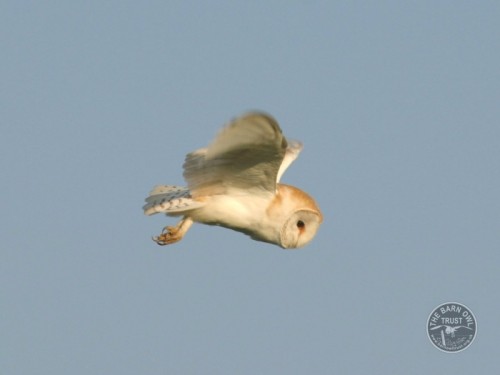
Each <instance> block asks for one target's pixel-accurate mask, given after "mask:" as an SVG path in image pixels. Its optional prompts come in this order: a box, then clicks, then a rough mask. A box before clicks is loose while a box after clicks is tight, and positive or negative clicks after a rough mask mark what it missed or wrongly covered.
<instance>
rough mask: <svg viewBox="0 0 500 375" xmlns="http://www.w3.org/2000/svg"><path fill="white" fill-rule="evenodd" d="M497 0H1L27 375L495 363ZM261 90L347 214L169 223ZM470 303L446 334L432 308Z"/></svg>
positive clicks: (7, 365) (7, 351) (8, 303)
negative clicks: (297, 221)
mask: <svg viewBox="0 0 500 375" xmlns="http://www.w3.org/2000/svg"><path fill="white" fill-rule="evenodd" d="M499 18H500V5H499V4H498V3H497V2H494V1H480V2H462V1H461V2H456V1H455V2H452V1H437V2H436V1H421V2H398V1H393V2H391V1H381V2H376V3H375V2H362V1H361V2H333V1H332V2H327V1H274V2H263V1H254V2H240V1H231V2H230V1H215V2H211V3H210V4H208V3H202V2H190V1H175V2H174V1H164V2H163V1H152V2H145V3H144V2H143V3H139V2H129V1H121V2H118V1H107V2H97V1H87V2H61V1H46V2H17V1H6V2H3V4H2V5H1V7H0V29H1V32H0V43H1V44H0V45H1V47H2V59H0V74H1V82H2V84H1V86H0V112H1V129H2V131H1V137H0V153H1V154H0V155H1V157H0V170H1V172H2V179H1V182H0V192H1V194H0V196H1V197H2V198H1V199H2V207H3V215H2V216H1V219H0V222H1V226H0V228H1V233H2V238H3V241H2V250H1V259H2V261H1V272H0V285H1V288H0V290H1V299H0V304H1V309H0V311H1V315H0V316H1V319H0V320H1V323H0V324H1V332H2V334H1V339H0V345H1V348H2V349H1V350H0V352H1V354H0V357H1V361H0V362H1V365H0V366H1V367H2V371H1V372H2V373H5V374H9V375H12V374H15V375H17V374H55V375H58V374H68V373H71V374H111V373H120V374H138V373H140V374H158V373H162V374H304V373H311V374H331V373H340V374H360V373H365V374H368V373H369V374H387V373H405V374H422V373H444V372H446V373H454V374H471V373H475V374H486V373H492V371H493V370H494V369H495V368H498V365H497V363H496V362H497V361H496V359H497V356H498V355H497V353H498V349H497V342H498V337H500V328H499V327H500V326H499V324H498V311H499V309H500V302H499V299H498V286H499V285H500V274H499V272H498V264H499V263H500V252H499V248H500V236H499V233H500V232H499V228H500V220H499V211H500V204H499V202H500V200H499V199H498V192H499V191H500V176H499V172H498V170H499V169H498V163H499V160H500V147H499V139H500V126H499V123H500V106H499V104H498V103H500V69H499V67H500V48H499V43H500V24H499V22H498V20H499ZM250 109H260V110H264V111H267V112H269V113H271V114H273V115H274V116H275V117H276V118H277V120H278V121H279V122H280V124H281V127H282V129H283V131H284V133H285V135H286V136H287V137H290V138H295V139H299V140H301V141H302V142H303V143H304V150H303V152H302V154H301V155H300V157H299V159H297V160H296V162H295V163H294V164H293V165H292V166H291V167H290V169H288V170H287V172H286V174H285V175H284V177H283V182H285V183H289V184H292V185H295V186H298V187H300V188H302V189H304V190H305V191H307V192H308V193H310V194H311V195H312V196H314V197H315V199H316V200H317V201H318V203H319V205H320V207H321V208H322V210H323V213H324V216H325V221H324V223H323V225H322V227H321V229H320V231H319V233H318V235H317V237H316V238H315V240H314V241H313V242H312V243H311V244H310V245H309V246H308V247H306V248H304V249H301V250H297V251H284V250H281V249H280V248H278V247H276V246H271V245H268V244H264V243H259V242H255V241H252V240H250V239H249V238H248V237H246V236H244V235H242V234H240V233H236V232H232V231H228V230H225V229H222V228H214V227H207V226H202V225H195V226H193V227H192V228H191V230H190V231H189V233H188V234H187V236H186V237H185V238H184V239H183V241H182V242H180V243H178V244H176V245H173V246H170V247H158V246H157V245H156V244H154V243H153V242H152V241H151V239H150V237H151V236H152V235H156V234H158V231H159V230H160V229H161V228H162V227H163V226H164V225H166V224H171V223H173V222H175V220H173V219H171V218H165V217H161V216H159V215H157V216H154V217H145V216H144V215H143V214H142V211H141V206H142V204H143V199H144V197H145V196H146V195H147V193H148V192H149V190H150V189H151V188H152V187H153V186H154V185H156V184H182V183H183V179H182V167H181V166H182V163H183V160H184V156H185V154H186V153H187V152H189V151H192V150H194V149H197V148H199V147H203V146H205V145H207V144H208V143H209V142H210V141H211V140H212V139H213V137H214V136H215V134H216V133H217V131H218V130H219V128H220V127H221V126H222V125H223V124H224V123H226V122H227V121H228V120H229V119H231V118H233V117H234V116H236V115H239V114H241V113H243V112H245V111H247V110H250ZM447 301H457V302H461V303H463V304H465V305H467V306H468V307H469V308H470V309H471V310H472V311H473V312H474V314H475V316H476V319H477V323H478V334H477V337H476V340H475V341H474V343H473V344H472V345H471V346H470V347H469V348H468V349H466V350H465V351H463V352H460V353H457V354H453V355H451V354H445V353H442V352H440V351H439V350H437V349H436V348H434V347H433V346H432V345H431V343H430V341H429V340H428V338H427V337H426V320H427V317H428V315H429V313H430V312H431V311H432V310H433V309H434V308H435V307H436V306H438V305H440V304H442V303H444V302H447Z"/></svg>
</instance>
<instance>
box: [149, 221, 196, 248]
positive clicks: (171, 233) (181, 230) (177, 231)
mask: <svg viewBox="0 0 500 375" xmlns="http://www.w3.org/2000/svg"><path fill="white" fill-rule="evenodd" d="M192 223H193V221H192V220H191V219H190V218H184V219H182V220H181V221H180V222H179V223H178V224H177V226H175V227H171V226H167V227H165V228H163V230H162V231H161V233H160V235H158V236H155V237H153V241H154V242H156V243H157V244H158V245H160V246H165V245H170V244H173V243H176V242H178V241H180V240H182V238H183V237H184V234H185V233H186V232H187V230H188V229H189V227H190V226H191V225H192Z"/></svg>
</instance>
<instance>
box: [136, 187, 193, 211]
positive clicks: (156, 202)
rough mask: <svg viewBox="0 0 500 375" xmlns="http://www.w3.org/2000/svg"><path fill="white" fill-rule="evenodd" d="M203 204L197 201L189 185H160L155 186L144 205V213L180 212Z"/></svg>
mask: <svg viewBox="0 0 500 375" xmlns="http://www.w3.org/2000/svg"><path fill="white" fill-rule="evenodd" d="M201 206H203V203H201V202H197V201H195V200H194V199H193V198H192V197H191V192H190V191H189V189H188V188H187V187H184V186H176V185H158V186H155V187H154V188H153V190H152V191H151V193H149V196H148V197H147V198H146V204H145V205H144V206H143V207H142V209H143V210H144V214H146V215H153V214H156V213H159V212H163V213H166V214H167V215H168V214H180V213H182V212H185V211H189V210H192V209H194V208H198V207H201Z"/></svg>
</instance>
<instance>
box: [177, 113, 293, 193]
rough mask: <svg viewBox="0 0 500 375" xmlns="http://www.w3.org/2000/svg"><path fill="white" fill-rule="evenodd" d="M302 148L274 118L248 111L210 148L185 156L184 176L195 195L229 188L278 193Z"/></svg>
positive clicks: (218, 136) (223, 130) (226, 128)
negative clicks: (290, 166)
mask: <svg viewBox="0 0 500 375" xmlns="http://www.w3.org/2000/svg"><path fill="white" fill-rule="evenodd" d="M301 149H302V145H301V144H300V143H298V142H292V143H290V146H289V144H288V142H287V140H286V139H285V137H284V136H283V133H282V132H281V129H280V127H279V125H278V123H277V122H276V120H275V119H274V118H272V117H271V116H269V115H267V114H264V113H256V112H254V113H249V114H247V115H244V116H242V117H239V118H237V119H235V120H233V121H232V122H231V123H229V124H228V125H227V126H226V127H225V128H224V129H222V131H221V132H220V133H219V134H218V135H217V137H216V138H215V140H214V142H213V143H212V144H211V145H209V146H208V147H207V148H204V149H200V150H197V151H194V152H192V153H190V154H188V155H187V156H186V160H185V163H184V178H185V179H186V181H187V183H188V187H189V189H190V191H191V193H192V195H193V197H197V196H203V195H214V194H224V193H227V192H228V191H229V190H231V191H233V192H234V190H245V191H249V190H252V191H254V193H255V192H260V193H272V194H274V193H275V192H276V183H277V182H278V179H279V177H281V175H282V174H283V172H284V170H285V169H286V168H287V167H288V166H289V165H290V163H291V162H292V161H293V160H294V159H295V158H296V157H297V155H298V153H299V152H300V150H301Z"/></svg>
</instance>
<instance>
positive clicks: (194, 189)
mask: <svg viewBox="0 0 500 375" xmlns="http://www.w3.org/2000/svg"><path fill="white" fill-rule="evenodd" d="M301 150H302V144H301V143H300V142H297V141H289V142H287V140H286V139H285V137H284V136H283V134H282V132H281V129H280V127H279V125H278V123H277V122H276V120H275V119H274V118H272V117H271V116H269V115H267V114H264V113H258V112H253V113H248V114H246V115H243V116H241V117H239V118H236V119H235V120H233V121H232V122H230V123H229V124H228V125H227V126H226V127H225V128H223V129H222V130H221V131H220V133H219V134H218V135H217V137H216V138H215V140H214V141H213V142H212V144H210V145H209V146H208V147H207V148H202V149H199V150H197V151H194V152H191V153H189V154H188V155H187V156H186V159H185V162H184V165H183V167H184V178H185V180H186V182H187V187H183V186H176V185H161V186H156V187H155V188H154V189H153V191H151V193H150V195H149V196H148V197H147V198H146V204H145V205H144V207H143V209H144V213H145V214H146V215H153V214H156V213H160V212H161V213H165V214H166V215H168V216H182V219H181V220H180V221H179V222H178V223H177V225H175V226H167V227H165V228H164V229H163V231H162V233H161V234H160V235H158V236H156V237H153V240H154V241H155V242H156V243H158V244H159V245H168V244H172V243H175V242H177V241H180V240H181V239H182V238H183V237H184V235H185V234H186V232H187V231H188V230H189V228H190V227H191V225H192V224H193V222H198V223H202V224H208V225H218V226H222V227H225V228H229V229H233V230H236V231H238V232H242V233H244V234H247V235H249V236H250V237H251V238H252V239H254V240H257V241H263V242H268V243H271V244H275V245H278V246H280V247H282V248H284V249H293V248H298V247H301V246H304V245H306V244H307V243H308V242H310V241H311V240H312V239H313V237H314V236H315V234H316V232H317V230H318V228H319V225H320V224H321V222H322V221H323V216H322V214H321V211H320V209H319V207H318V205H317V204H316V202H315V201H314V199H313V198H311V197H310V196H309V195H308V194H306V193H305V192H303V191H302V190H300V189H297V188H296V187H293V186H290V185H285V184H281V183H279V181H280V178H281V176H282V175H283V172H285V169H287V168H288V166H289V165H290V164H291V163H292V162H293V161H294V160H295V159H296V158H297V156H298V154H299V152H300V151H301Z"/></svg>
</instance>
